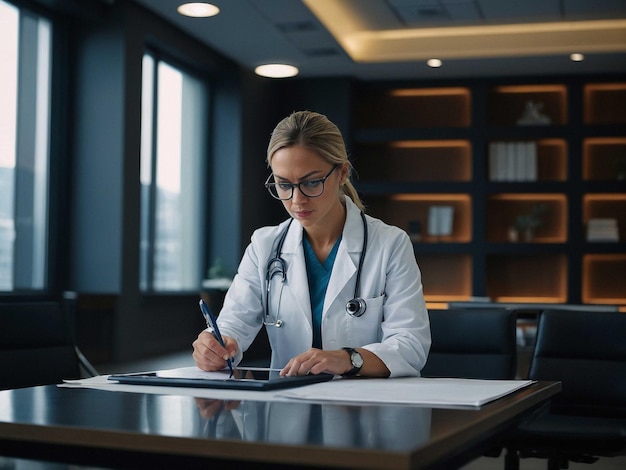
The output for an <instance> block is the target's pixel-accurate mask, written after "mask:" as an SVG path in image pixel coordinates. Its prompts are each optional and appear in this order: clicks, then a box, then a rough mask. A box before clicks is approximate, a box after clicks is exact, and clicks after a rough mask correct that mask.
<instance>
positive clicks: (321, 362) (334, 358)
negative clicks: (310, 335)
mask: <svg viewBox="0 0 626 470" xmlns="http://www.w3.org/2000/svg"><path fill="white" fill-rule="evenodd" d="M358 351H359V352H360V353H361V356H363V367H361V371H360V372H359V375H362V376H366V377H389V369H388V368H387V366H386V365H385V363H384V362H383V361H381V360H380V358H379V357H378V356H377V355H376V354H374V353H373V352H371V351H368V350H367V349H363V348H358ZM351 369H352V362H351V361H350V355H349V354H348V353H347V352H346V351H345V350H344V349H335V350H332V351H327V350H322V349H316V348H311V349H309V350H308V351H306V352H303V353H302V354H298V355H297V356H296V357H294V358H292V359H291V360H290V361H289V362H288V363H287V365H286V366H285V367H284V368H283V370H281V371H280V375H308V374H321V373H323V372H326V373H327V374H334V375H342V374H345V373H346V372H348V371H350V370H351Z"/></svg>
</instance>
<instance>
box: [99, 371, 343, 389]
mask: <svg viewBox="0 0 626 470" xmlns="http://www.w3.org/2000/svg"><path fill="white" fill-rule="evenodd" d="M165 372H167V371H165ZM228 375H229V374H228V372H226V373H225V375H224V378H195V377H194V378H189V377H175V376H172V375H170V374H164V373H161V372H158V371H155V372H140V373H133V374H113V375H110V376H109V377H108V379H109V380H111V381H116V382H118V383H120V384H132V385H155V386H165V387H193V388H219V389H234V390H261V391H265V390H277V389H281V388H293V387H300V386H302V385H309V384H314V383H318V382H326V381H328V380H331V379H332V378H333V375H332V374H316V375H313V374H311V375H297V376H290V377H282V376H280V375H279V374H278V371H276V370H268V369H258V368H253V369H246V368H236V369H235V375H234V376H233V377H228Z"/></svg>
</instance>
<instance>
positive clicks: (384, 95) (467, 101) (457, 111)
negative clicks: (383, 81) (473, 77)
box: [355, 87, 472, 129]
mask: <svg viewBox="0 0 626 470" xmlns="http://www.w3.org/2000/svg"><path fill="white" fill-rule="evenodd" d="M355 108H356V112H355V121H356V127H357V128H391V129H393V128H411V127H421V128H432V127H448V128H455V127H468V126H469V125H470V122H471V114H472V113H471V93H470V90H469V89H468V88H464V87H447V88H404V89H394V90H388V91H387V90H386V91H370V92H367V93H364V94H362V95H361V96H359V97H358V98H357V99H356V104H355Z"/></svg>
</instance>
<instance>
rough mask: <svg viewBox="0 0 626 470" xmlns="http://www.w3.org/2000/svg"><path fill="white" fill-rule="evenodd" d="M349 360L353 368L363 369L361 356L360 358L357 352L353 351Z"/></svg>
mask: <svg viewBox="0 0 626 470" xmlns="http://www.w3.org/2000/svg"><path fill="white" fill-rule="evenodd" d="M350 360H351V361H352V365H353V366H354V367H359V368H360V367H363V356H361V354H360V353H358V352H357V351H354V352H353V353H352V354H351V356H350Z"/></svg>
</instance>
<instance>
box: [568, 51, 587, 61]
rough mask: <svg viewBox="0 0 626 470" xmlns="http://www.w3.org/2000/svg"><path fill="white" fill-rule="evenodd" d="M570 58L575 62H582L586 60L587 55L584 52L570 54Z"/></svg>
mask: <svg viewBox="0 0 626 470" xmlns="http://www.w3.org/2000/svg"><path fill="white" fill-rule="evenodd" d="M569 58H570V59H571V60H572V61H574V62H582V61H583V60H585V56H584V55H583V54H578V53H576V54H570V56H569Z"/></svg>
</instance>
